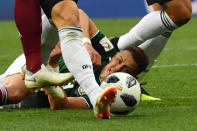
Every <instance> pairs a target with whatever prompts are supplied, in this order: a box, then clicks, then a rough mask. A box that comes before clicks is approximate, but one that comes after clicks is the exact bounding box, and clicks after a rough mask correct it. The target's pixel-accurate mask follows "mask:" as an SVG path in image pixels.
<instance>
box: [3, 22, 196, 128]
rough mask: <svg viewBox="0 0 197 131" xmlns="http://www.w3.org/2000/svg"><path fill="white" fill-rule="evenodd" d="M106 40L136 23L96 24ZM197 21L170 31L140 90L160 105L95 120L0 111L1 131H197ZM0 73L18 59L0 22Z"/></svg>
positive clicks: (12, 35) (16, 46) (83, 113)
mask: <svg viewBox="0 0 197 131" xmlns="http://www.w3.org/2000/svg"><path fill="white" fill-rule="evenodd" d="M94 21H95V22H96V24H97V26H98V28H99V29H100V30H101V31H102V32H104V33H105V34H106V35H107V36H108V37H112V36H119V35H121V34H123V33H126V32H127V31H128V30H129V29H130V28H131V27H132V26H134V25H135V24H136V23H137V22H138V21H139V19H96V20H94ZM196 23H197V18H193V19H192V20H191V21H190V22H189V23H188V24H187V25H185V26H183V27H181V28H180V29H178V30H176V31H174V33H173V35H172V37H171V39H170V40H169V42H168V44H167V46H166V47H165V49H164V51H163V52H162V53H161V55H160V57H159V59H158V61H157V63H156V64H155V65H154V67H153V68H152V69H151V70H150V72H149V73H148V74H147V75H146V76H145V77H144V81H147V82H148V84H147V85H146V86H145V87H144V88H145V89H146V90H147V91H148V92H149V93H150V94H151V95H153V96H155V97H159V98H161V99H162V101H155V102H141V104H140V106H139V107H138V108H137V109H136V110H135V111H134V112H132V113H130V114H129V115H125V116H116V115H112V116H111V119H109V120H97V119H96V118H95V117H94V115H93V111H92V110H61V111H51V110H50V109H21V110H18V109H3V110H0V131H7V130H14V131H15V130H18V131H22V130H35V131H39V130H42V131H45V130H47V131H52V130H66V131H73V130H77V131H79V130H85V131H86V130H91V131H104V130H110V131H114V130H117V131H120V130H121V131H196V130H197V75H196V74H197V26H196ZM0 53H1V55H0V73H3V72H4V71H5V69H6V68H7V67H8V66H9V64H11V62H12V61H13V60H14V59H15V58H16V57H17V56H18V55H19V54H21V53H22V47H21V44H20V40H19V37H18V33H17V30H16V27H15V24H14V22H12V21H11V22H6V21H5V22H0Z"/></svg>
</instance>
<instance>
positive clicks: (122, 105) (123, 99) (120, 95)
mask: <svg viewBox="0 0 197 131" xmlns="http://www.w3.org/2000/svg"><path fill="white" fill-rule="evenodd" d="M109 86H114V87H116V88H117V96H116V99H115V102H114V103H113V104H112V105H111V113H113V114H117V115H125V114H128V113H130V112H132V111H134V110H135V109H136V108H137V106H138V105H139V103H140V100H141V88H140V84H139V82H138V81H137V80H136V79H135V78H134V77H133V76H131V75H130V74H127V73H123V72H116V73H113V74H110V75H109V76H107V78H106V79H105V80H104V81H103V82H102V83H101V87H102V88H106V87H109Z"/></svg>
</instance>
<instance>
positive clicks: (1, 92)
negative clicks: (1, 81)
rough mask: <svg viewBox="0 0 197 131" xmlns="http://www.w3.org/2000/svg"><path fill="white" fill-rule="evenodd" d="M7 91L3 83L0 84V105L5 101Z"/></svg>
mask: <svg viewBox="0 0 197 131" xmlns="http://www.w3.org/2000/svg"><path fill="white" fill-rule="evenodd" d="M7 97H8V92H7V90H6V88H5V87H4V86H3V85H0V106H2V105H5V104H6V103H7Z"/></svg>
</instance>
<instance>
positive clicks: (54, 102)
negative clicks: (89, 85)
mask: <svg viewBox="0 0 197 131" xmlns="http://www.w3.org/2000/svg"><path fill="white" fill-rule="evenodd" d="M48 99H49V104H50V108H51V109H52V110H60V109H88V108H89V107H88V104H87V103H86V101H85V99H84V98H83V97H67V96H66V94H65V97H64V98H63V99H60V98H55V97H52V96H50V95H48Z"/></svg>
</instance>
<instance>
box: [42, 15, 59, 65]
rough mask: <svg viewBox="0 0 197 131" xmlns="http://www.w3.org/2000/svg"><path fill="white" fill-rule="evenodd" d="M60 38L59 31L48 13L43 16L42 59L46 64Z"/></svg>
mask: <svg viewBox="0 0 197 131" xmlns="http://www.w3.org/2000/svg"><path fill="white" fill-rule="evenodd" d="M58 40H59V37H58V31H57V28H56V27H55V26H53V25H52V24H51V23H50V22H49V20H48V18H47V16H46V15H43V16H42V35H41V45H42V61H43V63H44V64H45V65H46V64H47V63H48V60H49V56H50V53H51V51H52V49H53V48H54V47H55V45H56V44H57V42H58Z"/></svg>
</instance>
